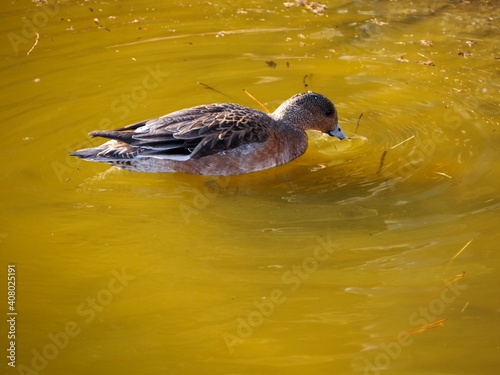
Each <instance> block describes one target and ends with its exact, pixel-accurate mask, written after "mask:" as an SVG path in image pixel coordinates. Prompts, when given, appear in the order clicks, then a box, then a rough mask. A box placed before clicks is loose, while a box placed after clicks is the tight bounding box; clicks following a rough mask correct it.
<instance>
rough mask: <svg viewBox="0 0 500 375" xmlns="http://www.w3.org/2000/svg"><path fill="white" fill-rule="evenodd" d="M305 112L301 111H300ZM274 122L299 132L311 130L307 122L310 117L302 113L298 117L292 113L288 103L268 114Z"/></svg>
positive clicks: (294, 112) (295, 112)
mask: <svg viewBox="0 0 500 375" xmlns="http://www.w3.org/2000/svg"><path fill="white" fill-rule="evenodd" d="M304 110H307V109H303V110H302V111H304ZM269 116H271V117H272V118H273V119H274V120H276V121H278V122H280V123H282V124H286V125H287V126H288V127H291V128H294V129H297V130H300V131H301V132H305V131H306V130H307V129H310V128H311V125H312V124H310V123H309V122H310V121H308V119H309V117H310V116H304V113H302V114H301V115H300V116H299V114H298V113H297V111H293V110H292V107H291V106H290V104H289V103H287V102H284V103H283V104H281V105H280V106H279V107H278V108H276V110H275V111H274V112H273V113H271V114H269Z"/></svg>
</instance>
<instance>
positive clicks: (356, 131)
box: [354, 113, 363, 134]
mask: <svg viewBox="0 0 500 375" xmlns="http://www.w3.org/2000/svg"><path fill="white" fill-rule="evenodd" d="M361 117H363V113H361V114H360V115H359V118H358V124H357V125H356V130H355V131H354V133H356V134H358V128H359V122H360V121H361Z"/></svg>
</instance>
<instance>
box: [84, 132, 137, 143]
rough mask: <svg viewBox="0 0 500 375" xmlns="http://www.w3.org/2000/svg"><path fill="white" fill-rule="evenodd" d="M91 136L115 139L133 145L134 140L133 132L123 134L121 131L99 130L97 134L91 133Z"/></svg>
mask: <svg viewBox="0 0 500 375" xmlns="http://www.w3.org/2000/svg"><path fill="white" fill-rule="evenodd" d="M89 135H91V136H92V137H101V138H109V139H115V140H117V141H122V142H125V143H127V144H130V143H132V141H133V140H134V139H133V138H132V137H133V136H134V133H133V132H122V131H119V130H97V131H95V132H92V133H89Z"/></svg>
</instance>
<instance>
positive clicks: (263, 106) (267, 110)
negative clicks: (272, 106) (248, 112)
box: [243, 89, 271, 113]
mask: <svg viewBox="0 0 500 375" xmlns="http://www.w3.org/2000/svg"><path fill="white" fill-rule="evenodd" d="M243 91H244V92H245V94H247V95H248V96H249V97H250V98H252V100H253V101H254V102H255V103H257V104H258V105H260V106H261V107H262V108H264V111H265V112H266V113H271V111H269V109H267V108H266V106H265V105H264V104H262V103H261V102H260V101H258V100H257V99H256V98H255V97H254V96H253V95H252V94H250V93H249V92H248V91H247V90H245V89H243Z"/></svg>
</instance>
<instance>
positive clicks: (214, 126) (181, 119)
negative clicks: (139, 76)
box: [90, 104, 274, 160]
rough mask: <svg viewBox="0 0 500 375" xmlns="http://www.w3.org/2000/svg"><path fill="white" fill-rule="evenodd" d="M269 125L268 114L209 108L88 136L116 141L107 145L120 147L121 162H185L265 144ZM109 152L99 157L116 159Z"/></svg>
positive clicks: (233, 106) (233, 107) (234, 107)
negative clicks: (150, 159) (140, 159)
mask: <svg viewBox="0 0 500 375" xmlns="http://www.w3.org/2000/svg"><path fill="white" fill-rule="evenodd" d="M272 121H274V120H272V119H271V118H270V117H269V116H268V115H267V114H265V113H263V112H260V111H257V110H253V109H250V108H246V107H243V106H240V105H238V104H210V105H204V106H199V107H193V108H188V109H184V110H181V111H177V112H173V113H171V114H168V115H166V116H163V117H159V118H156V119H152V120H148V121H143V122H139V123H137V124H133V125H129V126H126V127H124V128H120V129H116V130H112V131H95V132H92V133H90V135H92V136H96V137H103V138H109V139H113V140H116V141H118V144H115V142H108V143H109V144H110V146H113V145H115V146H118V145H120V144H121V145H120V146H121V147H118V148H117V150H116V151H117V152H118V153H120V154H121V155H122V156H121V157H120V158H128V159H129V158H132V157H154V158H165V159H178V160H182V159H184V160H186V159H199V158H201V157H203V156H207V155H211V154H215V153H218V152H221V151H228V150H232V149H234V148H237V147H240V146H243V145H245V144H250V143H256V142H264V141H266V140H267V139H268V138H269V137H270V136H272V134H273V133H274V132H273V129H272V126H269V125H270V124H271V123H272ZM105 145H106V144H105ZM112 148H113V147H107V148H106V150H104V149H101V155H100V156H101V157H103V156H104V157H115V158H117V157H119V155H117V154H116V153H115V152H114V151H113V150H112Z"/></svg>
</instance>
